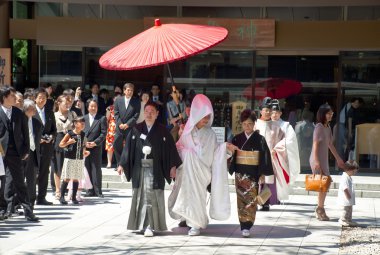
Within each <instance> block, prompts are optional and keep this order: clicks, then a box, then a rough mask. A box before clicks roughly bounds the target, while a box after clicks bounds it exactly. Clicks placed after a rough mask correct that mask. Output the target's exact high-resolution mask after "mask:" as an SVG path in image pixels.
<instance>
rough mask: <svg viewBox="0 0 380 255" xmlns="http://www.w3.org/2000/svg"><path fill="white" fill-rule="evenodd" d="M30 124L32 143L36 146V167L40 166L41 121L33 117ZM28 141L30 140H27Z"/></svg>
mask: <svg viewBox="0 0 380 255" xmlns="http://www.w3.org/2000/svg"><path fill="white" fill-rule="evenodd" d="M32 125H33V134H34V144H35V146H36V149H35V152H36V155H37V157H36V160H37V167H39V166H40V153H41V150H40V149H41V145H40V142H41V136H42V131H43V126H42V123H41V122H40V121H39V120H38V119H37V118H35V117H33V118H32ZM29 142H30V141H29Z"/></svg>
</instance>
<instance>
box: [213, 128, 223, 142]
mask: <svg viewBox="0 0 380 255" xmlns="http://www.w3.org/2000/svg"><path fill="white" fill-rule="evenodd" d="M211 128H212V130H214V132H215V134H216V140H217V142H218V143H224V142H225V141H226V128H225V127H211Z"/></svg>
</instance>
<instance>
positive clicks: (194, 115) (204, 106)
mask: <svg viewBox="0 0 380 255" xmlns="http://www.w3.org/2000/svg"><path fill="white" fill-rule="evenodd" d="M207 115H210V120H209V121H208V123H207V126H208V127H211V125H212V122H213V121H214V110H213V108H212V105H211V102H210V99H208V97H206V96H205V95H203V94H198V95H196V96H195V97H194V99H193V102H192V103H191V108H190V117H189V119H188V120H187V122H186V125H185V128H184V131H183V133H182V135H187V134H190V133H191V131H192V130H193V129H194V127H195V126H196V125H197V123H198V122H199V121H200V120H201V119H203V118H204V117H206V116H207Z"/></svg>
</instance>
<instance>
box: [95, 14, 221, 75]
mask: <svg viewBox="0 0 380 255" xmlns="http://www.w3.org/2000/svg"><path fill="white" fill-rule="evenodd" d="M227 35H228V31H227V29H225V28H223V27H215V26H201V25H189V24H161V21H160V20H159V19H156V20H155V25H154V27H152V28H150V29H147V30H145V31H144V32H142V33H140V34H138V35H136V36H134V37H132V38H131V39H129V40H127V41H125V42H123V43H121V44H119V45H118V46H116V47H114V48H112V49H110V50H109V51H108V52H106V53H105V54H104V55H103V56H102V57H101V58H100V59H99V64H100V66H101V67H102V68H104V69H108V70H134V69H142V68H147V67H152V66H157V65H162V64H168V63H171V62H174V61H176V60H180V59H184V58H187V57H189V56H192V55H195V54H197V53H200V52H202V51H205V50H207V49H209V48H211V47H213V46H215V45H216V44H218V43H220V42H221V41H223V40H224V39H226V37H227ZM169 74H170V76H171V73H170V69H169ZM171 79H172V77H171ZM172 82H173V79H172Z"/></svg>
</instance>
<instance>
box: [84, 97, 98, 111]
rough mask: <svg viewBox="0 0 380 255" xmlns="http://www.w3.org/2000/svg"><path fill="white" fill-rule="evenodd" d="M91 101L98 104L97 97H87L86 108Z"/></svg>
mask: <svg viewBox="0 0 380 255" xmlns="http://www.w3.org/2000/svg"><path fill="white" fill-rule="evenodd" d="M91 102H95V103H96V105H97V106H99V103H98V99H95V98H89V99H88V100H87V101H86V109H88V107H89V106H90V104H91Z"/></svg>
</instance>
